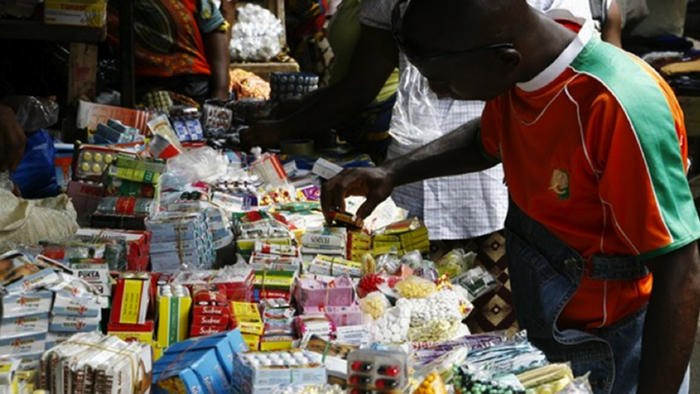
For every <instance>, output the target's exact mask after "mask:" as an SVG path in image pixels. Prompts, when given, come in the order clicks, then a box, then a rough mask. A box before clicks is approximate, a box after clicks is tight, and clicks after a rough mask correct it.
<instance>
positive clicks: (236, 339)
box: [166, 330, 247, 381]
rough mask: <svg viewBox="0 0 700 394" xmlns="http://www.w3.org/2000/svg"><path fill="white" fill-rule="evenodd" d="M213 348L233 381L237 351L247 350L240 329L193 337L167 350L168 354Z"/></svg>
mask: <svg viewBox="0 0 700 394" xmlns="http://www.w3.org/2000/svg"><path fill="white" fill-rule="evenodd" d="M207 349H213V350H214V351H215V352H216V356H217V358H218V360H219V363H220V365H221V366H222V367H224V372H226V376H227V378H228V379H229V381H231V380H232V379H233V375H234V370H233V360H234V357H235V355H236V354H237V353H240V352H242V351H247V347H246V346H245V342H244V341H243V337H242V336H241V332H240V330H233V331H230V332H227V333H223V334H215V335H211V336H206V337H201V338H197V339H192V340H189V341H184V342H179V343H177V344H175V345H173V346H171V347H170V348H168V349H167V350H166V354H167V355H176V356H177V355H179V354H180V353H182V352H183V351H188V352H190V351H197V350H207Z"/></svg>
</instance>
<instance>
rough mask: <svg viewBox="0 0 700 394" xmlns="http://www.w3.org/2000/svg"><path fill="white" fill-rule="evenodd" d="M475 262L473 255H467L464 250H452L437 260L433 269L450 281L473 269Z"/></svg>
mask: <svg viewBox="0 0 700 394" xmlns="http://www.w3.org/2000/svg"><path fill="white" fill-rule="evenodd" d="M475 260H476V254H475V253H472V252H469V253H467V252H465V251H464V249H454V250H452V251H450V252H449V253H447V254H446V255H444V256H443V257H442V258H441V259H440V260H438V262H437V263H436V264H435V267H436V268H437V270H438V273H439V274H440V275H441V276H442V275H445V274H446V275H447V276H448V277H449V278H450V279H452V278H456V277H458V276H459V275H462V274H463V273H465V272H467V271H468V270H470V269H471V268H473V267H474V262H475Z"/></svg>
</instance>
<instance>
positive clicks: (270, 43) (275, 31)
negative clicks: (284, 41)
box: [229, 4, 284, 61]
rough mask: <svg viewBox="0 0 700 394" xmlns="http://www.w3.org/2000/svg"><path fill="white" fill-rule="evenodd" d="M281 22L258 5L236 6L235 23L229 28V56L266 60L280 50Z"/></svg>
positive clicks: (282, 32) (250, 59) (282, 31)
mask: <svg viewBox="0 0 700 394" xmlns="http://www.w3.org/2000/svg"><path fill="white" fill-rule="evenodd" d="M282 34H284V29H283V28H282V23H281V22H280V21H279V20H277V18H276V17H275V16H274V15H273V14H272V13H271V12H270V11H268V10H266V9H265V8H263V7H260V6H259V5H255V4H246V5H245V6H243V7H240V8H238V18H237V21H236V24H235V25H233V28H232V29H231V37H233V38H232V39H231V42H230V44H229V49H230V51H231V58H232V59H234V60H243V61H267V60H270V59H272V58H273V57H275V56H277V54H278V53H280V52H281V51H282V47H281V45H280V36H281V35H282Z"/></svg>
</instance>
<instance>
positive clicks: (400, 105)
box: [391, 61, 454, 147]
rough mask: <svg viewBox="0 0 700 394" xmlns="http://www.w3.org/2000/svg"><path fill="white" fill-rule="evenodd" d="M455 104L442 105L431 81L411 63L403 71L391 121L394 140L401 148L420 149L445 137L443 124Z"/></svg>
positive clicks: (406, 64)
mask: <svg viewBox="0 0 700 394" xmlns="http://www.w3.org/2000/svg"><path fill="white" fill-rule="evenodd" d="M453 102H454V101H453V100H443V102H442V103H441V102H440V99H438V97H437V95H436V94H435V93H434V92H433V91H432V90H431V89H430V86H429V85H428V80H427V79H426V78H425V77H423V76H422V75H421V74H420V72H419V71H418V70H417V69H416V68H415V67H414V66H413V65H411V64H410V63H409V62H407V61H406V62H405V66H404V67H403V68H402V70H401V79H400V80H399V88H398V89H397V97H396V104H395V105H394V112H393V114H392V118H391V136H392V137H394V139H395V140H396V141H397V142H398V145H400V146H407V147H418V146H423V145H425V143H426V142H428V141H432V140H434V139H437V138H439V137H441V136H443V135H444V134H445V133H446V132H448V131H451V130H443V127H442V124H441V123H442V120H443V119H444V116H445V115H447V114H446V113H442V112H444V111H440V109H442V108H441V107H443V106H447V107H446V108H447V109H449V107H450V105H451V104H452V103H453Z"/></svg>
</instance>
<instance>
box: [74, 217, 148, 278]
mask: <svg viewBox="0 0 700 394" xmlns="http://www.w3.org/2000/svg"><path fill="white" fill-rule="evenodd" d="M95 209H97V207H95ZM76 235H78V236H94V237H100V238H106V239H114V240H118V241H123V242H125V243H126V246H127V256H126V260H127V269H128V270H129V271H134V272H138V271H145V270H146V269H147V268H148V259H149V258H150V252H151V233H150V232H149V231H129V230H101V229H93V228H82V229H80V230H78V233H77V234H76Z"/></svg>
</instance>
